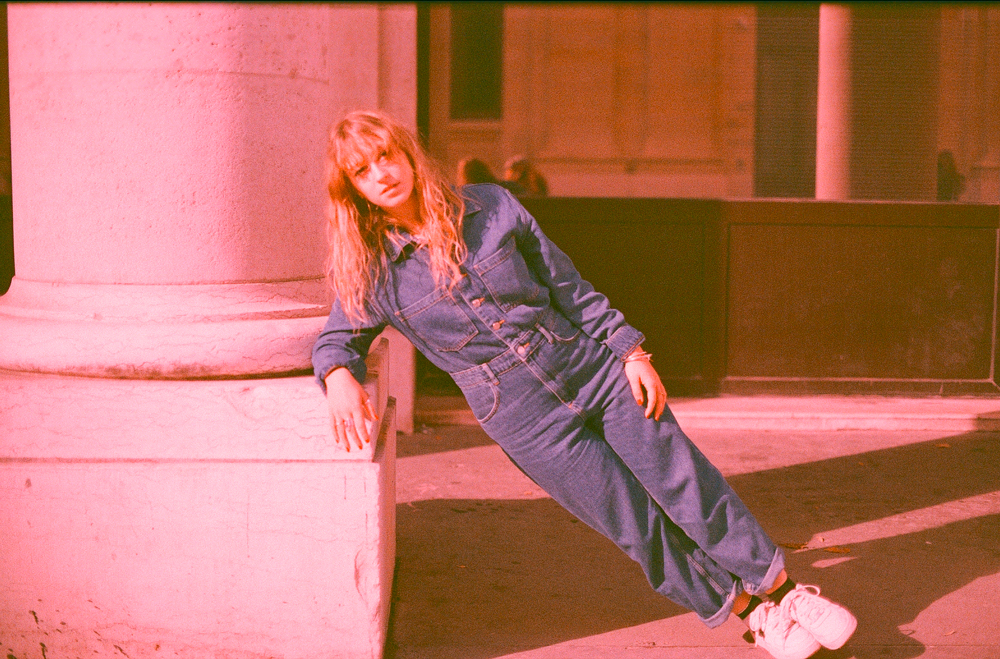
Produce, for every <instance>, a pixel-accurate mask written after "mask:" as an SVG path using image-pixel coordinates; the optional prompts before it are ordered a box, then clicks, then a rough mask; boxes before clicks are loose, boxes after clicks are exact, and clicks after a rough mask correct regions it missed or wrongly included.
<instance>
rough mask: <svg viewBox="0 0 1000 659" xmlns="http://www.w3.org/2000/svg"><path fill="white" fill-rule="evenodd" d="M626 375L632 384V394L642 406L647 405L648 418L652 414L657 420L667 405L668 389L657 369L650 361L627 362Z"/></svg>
mask: <svg viewBox="0 0 1000 659" xmlns="http://www.w3.org/2000/svg"><path fill="white" fill-rule="evenodd" d="M625 375H626V376H627V377H628V383H629V384H630V385H632V395H633V396H635V402H636V403H638V404H639V406H640V407H642V406H643V405H645V406H646V418H647V419H648V418H650V417H651V416H652V417H653V418H654V419H656V420H657V421H659V420H660V415H661V414H663V408H664V407H666V406H667V390H666V388H664V386H663V383H662V382H660V376H659V375H658V374H657V372H656V369H655V368H653V365H652V364H650V363H649V362H648V361H642V360H639V361H633V362H626V363H625Z"/></svg>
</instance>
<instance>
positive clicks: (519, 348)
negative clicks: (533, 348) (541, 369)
mask: <svg viewBox="0 0 1000 659" xmlns="http://www.w3.org/2000/svg"><path fill="white" fill-rule="evenodd" d="M528 347H529V346H528V344H527V343H525V344H524V345H521V346H517V354H519V355H523V354H524V353H526V352H528Z"/></svg>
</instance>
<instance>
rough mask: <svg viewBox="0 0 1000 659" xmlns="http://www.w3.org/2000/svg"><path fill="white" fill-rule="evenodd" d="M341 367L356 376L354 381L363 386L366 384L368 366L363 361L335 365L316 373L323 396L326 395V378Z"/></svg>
mask: <svg viewBox="0 0 1000 659" xmlns="http://www.w3.org/2000/svg"><path fill="white" fill-rule="evenodd" d="M341 367H343V368H346V369H347V370H348V371H350V372H351V375H353V376H354V379H355V380H357V381H358V382H359V383H361V384H364V382H365V378H366V377H368V364H366V363H365V360H363V359H357V360H353V361H352V362H351V363H349V364H334V365H333V366H329V367H327V368H324V369H323V370H322V372H320V371H317V372H316V383H317V384H318V385H319V388H320V389H322V390H323V395H326V376H328V375H330V374H331V373H333V372H334V371H335V370H337V369H338V368H341Z"/></svg>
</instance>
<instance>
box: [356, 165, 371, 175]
mask: <svg viewBox="0 0 1000 659" xmlns="http://www.w3.org/2000/svg"><path fill="white" fill-rule="evenodd" d="M367 173H368V165H365V166H364V167H361V168H359V169H358V171H356V172H354V176H355V177H360V176H364V175H365V174H367Z"/></svg>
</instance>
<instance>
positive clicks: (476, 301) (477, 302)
mask: <svg viewBox="0 0 1000 659" xmlns="http://www.w3.org/2000/svg"><path fill="white" fill-rule="evenodd" d="M482 303H483V298H481V297H477V298H476V299H475V300H473V301H472V306H473V307H475V308H477V309H478V308H479V305H481V304H482Z"/></svg>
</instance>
